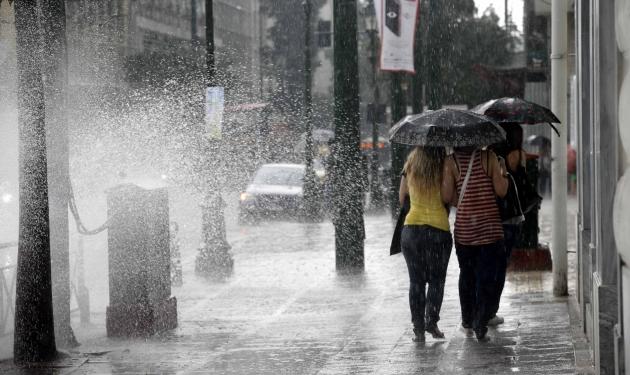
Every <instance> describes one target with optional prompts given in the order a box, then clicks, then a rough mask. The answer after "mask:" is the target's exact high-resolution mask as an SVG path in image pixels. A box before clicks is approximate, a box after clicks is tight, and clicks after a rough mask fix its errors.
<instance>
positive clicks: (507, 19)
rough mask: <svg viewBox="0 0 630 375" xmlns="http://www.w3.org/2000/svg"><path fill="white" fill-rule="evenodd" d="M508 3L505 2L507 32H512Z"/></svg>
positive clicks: (506, 0)
mask: <svg viewBox="0 0 630 375" xmlns="http://www.w3.org/2000/svg"><path fill="white" fill-rule="evenodd" d="M508 1H509V0H505V31H507V32H510V21H509V13H508Z"/></svg>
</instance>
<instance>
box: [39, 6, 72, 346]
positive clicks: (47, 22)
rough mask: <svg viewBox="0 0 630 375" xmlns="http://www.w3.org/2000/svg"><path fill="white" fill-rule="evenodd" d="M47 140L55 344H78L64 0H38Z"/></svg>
mask: <svg viewBox="0 0 630 375" xmlns="http://www.w3.org/2000/svg"><path fill="white" fill-rule="evenodd" d="M40 4H41V9H42V12H41V14H42V18H41V21H42V22H41V25H42V31H43V32H42V40H43V45H42V46H43V59H44V61H45V64H43V65H42V73H43V74H44V78H45V79H44V90H45V91H44V92H45V95H44V96H45V101H46V110H45V112H46V120H45V123H46V142H47V152H48V155H47V157H48V192H49V204H50V206H49V207H50V249H51V252H52V282H53V286H54V287H53V306H54V316H55V337H56V339H57V345H58V346H60V347H64V348H70V347H75V346H77V345H79V343H78V342H77V340H76V338H75V336H74V332H73V331H72V327H71V324H70V251H69V248H70V243H69V228H68V202H69V198H70V173H69V170H70V162H69V154H70V153H69V146H68V118H67V115H66V93H67V86H68V55H67V48H66V8H65V2H64V1H63V0H45V1H41V3H40Z"/></svg>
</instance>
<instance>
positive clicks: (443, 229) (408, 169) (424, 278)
mask: <svg viewBox="0 0 630 375" xmlns="http://www.w3.org/2000/svg"><path fill="white" fill-rule="evenodd" d="M445 158H446V152H445V150H444V148H442V147H416V148H415V149H414V150H413V151H412V152H411V153H410V154H409V156H408V157H407V162H406V163H405V167H404V172H403V178H402V179H401V181H400V190H399V198H400V202H401V204H402V203H403V202H404V200H405V197H406V195H407V194H409V198H410V202H411V205H410V209H409V213H408V214H407V217H406V218H405V225H404V227H403V230H402V237H401V247H402V253H403V255H404V257H405V261H406V263H407V269H408V271H409V307H410V309H411V322H412V323H413V326H414V328H413V332H414V333H415V338H414V341H424V339H425V338H424V333H425V332H428V333H430V334H431V335H432V336H433V337H434V338H444V334H443V333H442V332H441V331H440V329H439V328H438V326H437V323H438V321H439V320H440V308H441V307H442V298H443V297H444V282H445V280H446V269H447V267H448V261H449V258H450V256H451V248H452V246H453V239H452V237H451V233H450V230H449V223H448V212H447V208H446V207H447V206H446V205H447V204H448V203H449V201H450V199H451V198H452V196H453V191H452V190H453V188H452V186H447V185H445V184H444V185H443V184H442V181H443V178H442V174H443V168H444V160H445ZM427 284H428V288H425V287H426V285H427ZM425 289H426V292H425Z"/></svg>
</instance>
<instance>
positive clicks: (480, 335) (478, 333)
mask: <svg viewBox="0 0 630 375" xmlns="http://www.w3.org/2000/svg"><path fill="white" fill-rule="evenodd" d="M486 333H488V329H487V328H485V327H484V328H483V329H476V330H475V337H476V338H477V341H479V342H487V341H489V340H490V338H488V336H487V335H486Z"/></svg>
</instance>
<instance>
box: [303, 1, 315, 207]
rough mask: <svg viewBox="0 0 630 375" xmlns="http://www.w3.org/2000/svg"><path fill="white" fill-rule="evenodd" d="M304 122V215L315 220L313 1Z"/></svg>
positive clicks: (307, 7) (307, 24)
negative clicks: (312, 88)
mask: <svg viewBox="0 0 630 375" xmlns="http://www.w3.org/2000/svg"><path fill="white" fill-rule="evenodd" d="M303 5H304V121H305V122H306V145H305V147H304V164H305V171H304V203H305V206H304V213H303V214H304V215H305V217H309V218H311V219H313V218H315V217H316V216H317V214H318V212H317V211H318V210H317V209H316V207H315V203H316V201H315V200H316V198H317V196H316V191H315V170H314V169H313V97H312V93H311V84H312V66H311V50H312V48H311V47H312V41H311V13H312V4H311V0H304V3H303Z"/></svg>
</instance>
